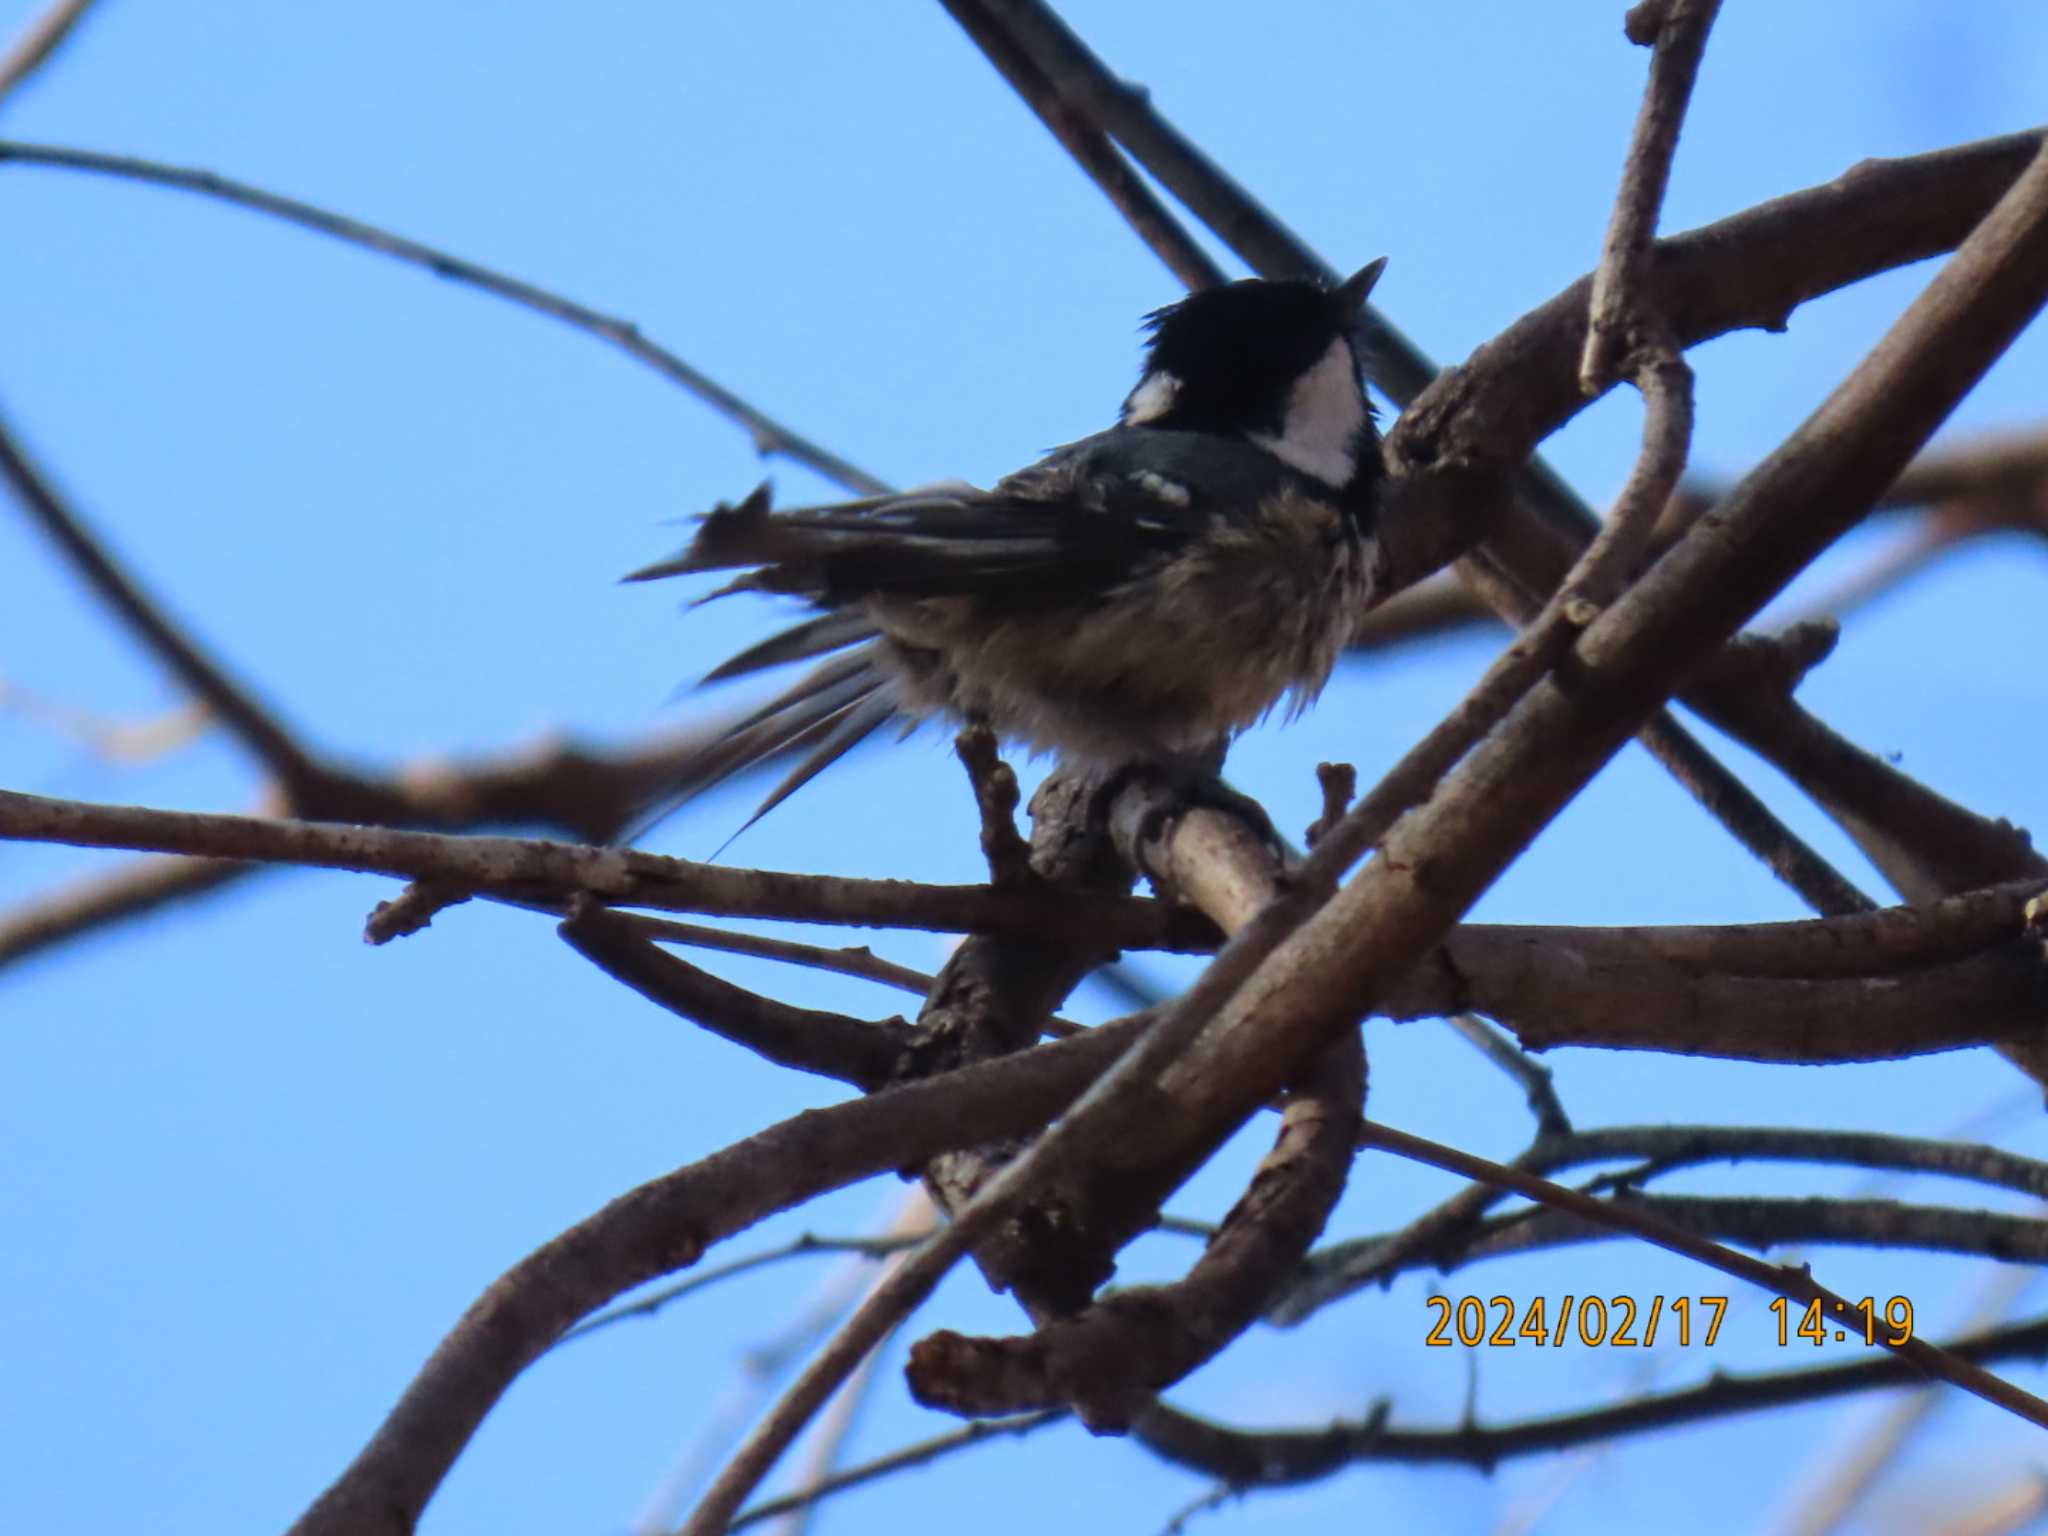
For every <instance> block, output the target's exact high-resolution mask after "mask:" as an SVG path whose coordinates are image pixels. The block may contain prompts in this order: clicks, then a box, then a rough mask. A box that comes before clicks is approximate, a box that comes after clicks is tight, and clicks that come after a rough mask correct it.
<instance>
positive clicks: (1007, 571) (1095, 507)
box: [628, 429, 1270, 676]
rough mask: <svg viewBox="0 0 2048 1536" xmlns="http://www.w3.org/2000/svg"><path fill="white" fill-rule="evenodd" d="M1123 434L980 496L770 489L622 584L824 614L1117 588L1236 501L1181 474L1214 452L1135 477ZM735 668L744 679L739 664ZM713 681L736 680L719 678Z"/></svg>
mask: <svg viewBox="0 0 2048 1536" xmlns="http://www.w3.org/2000/svg"><path fill="white" fill-rule="evenodd" d="M1128 430H1129V429H1116V430H1114V431H1111V432H1105V433H1102V434H1100V435H1099V436H1097V437H1093V438H1087V439H1084V440H1082V441H1081V442H1079V443H1074V444H1070V445H1069V446H1067V447H1065V448H1061V449H1058V450H1056V451H1055V452H1053V453H1052V454H1050V455H1049V456H1047V457H1046V458H1045V459H1043V460H1041V461H1039V462H1038V463H1036V464H1034V465H1032V466H1031V467H1030V468H1028V469H1024V470H1020V471H1018V472H1017V473H1016V474H1013V475H1010V476H1008V477H1007V478H1005V479H1003V480H1001V481H999V482H998V483H997V484H996V485H995V487H994V488H993V489H991V490H986V491H981V490H975V489H973V488H972V487H965V486H942V487H934V488H931V489H928V490H917V491H906V492H903V493H902V494H900V495H895V496H879V497H869V498H866V499H864V500H861V501H850V502H840V503H836V504H833V505H830V506H820V507H797V508H792V509H789V510H786V511H781V512H776V511H771V510H770V509H769V504H768V494H767V488H766V487H765V486H763V487H761V488H760V489H757V490H756V491H755V492H754V493H753V494H752V495H751V496H749V497H747V499H746V500H745V501H743V502H741V503H740V504H739V505H738V506H736V507H735V506H723V507H720V508H719V509H718V510H717V511H715V512H712V513H710V514H708V515H707V516H706V517H705V518H704V520H703V522H702V524H701V525H700V526H699V528H698V531H697V535H696V537H695V538H694V539H693V540H692V541H691V543H690V545H689V547H688V548H687V549H685V550H684V551H683V552H682V553H681V554H679V555H677V556H676V557H675V558H673V559H670V560H665V561H662V562H660V563H659V564H657V565H652V566H649V567H647V568H646V569H645V570H643V571H636V572H635V573H634V574H633V576H632V577H630V578H628V579H629V580H649V579H652V578H655V577H660V576H674V575H682V574H685V573H689V572H697V571H716V570H738V571H741V572H743V574H742V575H740V576H739V577H738V578H736V579H735V580H734V581H732V582H730V583H728V584H727V585H726V586H724V587H721V588H719V589H718V590H717V591H716V592H713V593H711V594H710V596H711V597H722V596H725V595H726V594H728V593H732V592H747V591H753V592H786V593H792V594H795V595H798V596H802V597H806V598H809V599H810V600H811V601H813V602H815V603H817V604H819V605H820V606H823V607H827V608H836V607H840V606H842V605H845V604H849V603H855V602H858V601H860V600H861V599H863V598H869V597H896V598H923V597H998V598H999V597H1001V596H1003V595H1005V594H1008V593H1019V594H1028V595H1029V596H1030V597H1031V598H1032V599H1033V600H1036V601H1043V600H1045V599H1048V598H1057V597H1059V596H1061V595H1064V594H1076V595H1078V594H1080V593H1084V592H1086V591H1087V590H1089V589H1091V588H1106V587H1109V586H1113V585H1115V584H1116V583H1117V582H1120V581H1122V580H1124V579H1126V578H1127V577H1129V576H1130V575H1131V574H1132V573H1133V571H1134V570H1135V569H1136V568H1138V567H1139V566H1141V565H1143V564H1146V563H1149V561H1150V560H1152V559H1154V558H1156V557H1158V556H1159V555H1161V554H1164V553H1167V552H1170V551H1171V550H1172V549H1174V548H1176V547H1177V546H1179V545H1180V544H1181V543H1183V542H1185V541H1186V540H1187V539H1188V538H1189V537H1190V536H1192V535H1193V534H1194V533H1196V532H1198V531H1199V530H1200V529H1202V528H1203V527H1206V526H1207V525H1208V524H1209V523H1210V522H1211V521H1212V520H1213V519H1214V518H1215V517H1217V516H1219V515H1225V514H1226V512H1227V508H1228V505H1229V502H1230V491H1231V490H1232V489H1234V486H1231V485H1227V484H1226V485H1225V486H1224V487H1223V488H1222V489H1223V494H1222V495H1218V494H1217V493H1216V491H1215V490H1214V489H1209V490H1204V491H1199V492H1198V491H1197V490H1196V489H1194V487H1196V486H1209V487H1214V486H1215V484H1216V479H1217V477H1216V476H1215V475H1214V474H1213V473H1211V474H1207V475H1202V474H1192V473H1186V471H1191V470H1195V469H1204V470H1210V469H1213V467H1214V466H1213V465H1210V464H1195V463H1187V462H1185V461H1187V460H1189V459H1191V458H1194V457H1197V456H1200V457H1204V458H1209V459H1216V458H1218V457H1219V456H1218V455H1217V454H1215V453H1214V452H1213V451H1211V452H1209V453H1206V454H1204V453H1203V452H1202V450H1203V448H1204V446H1205V444H1206V443H1208V442H1211V441H1213V440H1206V439H1202V438H1199V437H1197V436H1196V435H1195V434H1188V433H1164V432H1154V433H1148V434H1145V436H1144V438H1143V441H1144V442H1145V444H1146V446H1147V448H1148V450H1149V451H1148V453H1147V454H1146V455H1144V456H1142V457H1140V458H1138V459H1137V460H1136V461H1135V462H1136V463H1137V464H1139V465H1144V464H1148V463H1150V462H1152V461H1157V462H1158V463H1161V464H1164V465H1166V466H1167V467H1166V468H1165V469H1164V470H1161V469H1154V468H1150V467H1133V459H1132V456H1131V455H1129V454H1128V453H1120V452H1119V450H1120V449H1122V448H1125V447H1127V445H1128V439H1126V437H1125V434H1126V433H1127V432H1128ZM1181 438H1188V439H1193V441H1192V442H1191V443H1189V444H1185V445H1178V446H1180V447H1181V448H1182V451H1181V452H1179V453H1173V452H1162V449H1167V448H1172V447H1174V446H1176V445H1175V444H1173V443H1171V442H1170V441H1169V440H1172V439H1181ZM1222 447H1223V449H1224V452H1223V454H1222V455H1221V456H1220V457H1221V459H1222V460H1223V462H1224V463H1226V464H1227V465H1230V466H1231V467H1238V461H1239V460H1241V459H1248V458H1249V457H1250V456H1252V455H1254V454H1255V453H1256V452H1257V451H1256V450H1255V449H1252V448H1250V447H1249V446H1243V447H1240V446H1238V445H1235V444H1230V443H1224V444H1223V445H1222ZM1266 462H1268V463H1269V462H1270V461H1266ZM1269 472H1270V471H1269ZM1241 474H1242V470H1241V469H1240V474H1239V475H1232V476H1226V477H1225V478H1226V479H1227V480H1235V479H1237V478H1240V477H1241ZM707 600H708V599H707ZM816 622H817V621H813V623H816ZM828 632H829V631H827V630H824V629H816V630H813V629H810V628H809V627H808V626H805V627H804V633H803V638H802V640H801V642H798V631H791V632H790V634H789V636H787V637H780V636H779V637H777V640H776V641H771V642H769V645H770V646H776V645H778V644H779V643H780V642H781V641H783V640H784V639H788V640H790V641H792V642H797V643H805V644H808V643H811V642H813V641H815V640H817V639H819V638H821V637H822V636H823V635H824V634H826V633H828ZM751 654H752V653H750V655H751ZM791 654H804V653H802V652H793V653H791ZM773 659H780V657H779V656H777V657H775V658H773ZM736 660H737V658H736ZM756 664H760V665H765V664H767V659H765V658H764V659H763V660H762V661H760V662H758V663H756ZM728 668H733V669H735V670H742V669H741V668H735V667H734V664H733V663H728ZM714 675H721V676H723V675H730V673H729V671H728V670H727V668H721V669H720V672H719V673H717V674H714Z"/></svg>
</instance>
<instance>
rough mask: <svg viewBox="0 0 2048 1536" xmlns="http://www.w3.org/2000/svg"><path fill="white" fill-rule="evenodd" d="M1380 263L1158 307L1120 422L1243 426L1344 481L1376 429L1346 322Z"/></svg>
mask: <svg viewBox="0 0 2048 1536" xmlns="http://www.w3.org/2000/svg"><path fill="white" fill-rule="evenodd" d="M1382 265H1383V263H1382V262H1374V263H1373V264H1372V265H1371V266H1369V267H1367V268H1366V269H1365V270H1364V271H1362V272H1360V273H1359V274H1358V275H1357V276H1356V277H1353V278H1352V279H1350V280H1349V281H1348V282H1346V283H1344V284H1343V285H1342V286H1340V287H1336V288H1325V287H1323V286H1322V285H1321V284H1320V283H1312V282H1299V281H1287V282H1271V281H1267V280H1264V279H1261V278H1249V279H1247V280H1245V281H1243V282H1237V283H1226V284H1224V285H1222V286H1221V287H1217V288H1205V289H1202V290H1201V291H1200V292H1198V293H1192V294H1190V295H1188V297H1187V298H1185V299H1183V300H1181V301H1180V303H1178V304H1174V305H1170V306H1169V307H1167V308H1165V309H1161V310H1157V311H1155V312H1154V313H1153V314H1151V315H1149V316H1147V317H1146V321H1145V325H1146V329H1147V330H1149V331H1150V332H1151V333H1152V337H1151V343H1150V345H1149V346H1148V347H1147V349H1146V353H1145V369H1144V373H1143V376H1142V377H1141V378H1140V379H1139V380H1138V387H1137V388H1136V389H1134V390H1132V391H1131V393H1130V396H1129V398H1127V399H1126V400H1125V401H1124V410H1123V422H1124V425H1126V426H1132V427H1155V428H1163V429H1170V430H1175V431H1182V432H1213V433H1218V434H1223V435H1228V436H1236V437H1245V438H1249V439H1251V440H1252V441H1253V442H1255V443H1257V444H1259V445H1260V446H1261V447H1263V448H1266V449H1267V450H1268V451H1270V452H1271V453H1273V454H1274V455H1275V456H1276V457H1278V458H1280V459H1282V460H1284V461H1286V462H1287V463H1289V464H1292V465H1293V466H1294V467H1295V468H1296V469H1299V470H1302V471H1304V472H1305V473H1307V474H1311V475H1314V476H1315V477H1316V478H1317V479H1319V480H1323V481H1326V482H1328V483H1329V484H1332V485H1344V484H1347V483H1348V482H1349V481H1350V480H1351V478H1352V476H1353V475H1354V474H1355V473H1356V471H1357V469H1358V467H1359V464H1360V460H1361V456H1362V454H1363V453H1364V452H1365V450H1366V449H1367V448H1369V447H1370V445H1371V444H1372V442H1373V441H1374V432H1373V426H1372V407H1371V405H1370V403H1369V402H1368V401H1367V399H1366V394H1365V381H1364V378H1363V376H1362V375H1361V373H1360V371H1359V366H1358V349H1357V343H1356V340H1355V339H1354V332H1355V330H1356V327H1357V324H1358V313H1359V309H1360V307H1361V306H1362V305H1363V304H1364V302H1365V296H1366V294H1367V293H1369V292H1370V291H1371V289H1372V285H1373V282H1374V280H1375V279H1377V278H1378V276H1379V271H1380V267H1381V266H1382Z"/></svg>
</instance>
